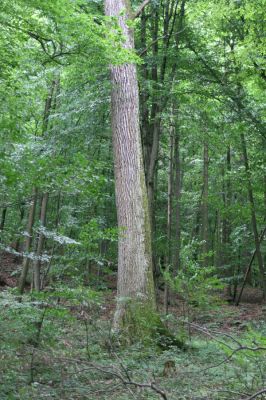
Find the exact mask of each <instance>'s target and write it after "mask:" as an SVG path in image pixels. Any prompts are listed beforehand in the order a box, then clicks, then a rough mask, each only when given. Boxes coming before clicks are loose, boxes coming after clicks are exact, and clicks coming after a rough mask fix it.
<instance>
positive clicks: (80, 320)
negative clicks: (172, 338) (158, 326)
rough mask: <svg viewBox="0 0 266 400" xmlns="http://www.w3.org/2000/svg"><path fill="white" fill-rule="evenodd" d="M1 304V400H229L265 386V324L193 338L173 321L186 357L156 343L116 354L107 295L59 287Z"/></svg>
mask: <svg viewBox="0 0 266 400" xmlns="http://www.w3.org/2000/svg"><path fill="white" fill-rule="evenodd" d="M0 303H1V304H0V306H1V307H0V324H1V330H0V342H1V353H0V360H1V362H0V398H1V400H15V399H19V400H31V399H32V400H35V399H36V400H37V399H58V400H59V399H60V400H63V399H68V400H72V399H73V400H74V399H75V400H77V399H91V400H93V399H102V400H105V399H106V400H107V399H108V400H109V399H116V400H125V399H159V398H163V397H162V394H160V392H162V393H164V394H165V396H166V397H165V398H166V399H168V400H170V399H178V400H189V399H193V400H196V399H197V400H200V399H202V400H203V399H213V400H222V399H225V400H229V399H245V398H248V396H250V395H251V394H252V393H254V392H256V391H257V390H259V389H260V388H261V387H263V386H265V379H266V376H265V371H266V359H265V354H266V351H265V349H266V339H265V333H266V324H265V323H264V322H263V321H262V322H261V323H260V324H259V325H257V326H255V325H254V326H248V327H247V329H246V330H245V331H244V332H243V333H242V334H241V337H240V336H239V334H238V333H235V334H234V333H230V334H228V333H226V332H218V331H216V330H215V328H213V326H214V321H210V322H209V324H210V327H209V326H208V323H207V324H205V325H204V326H201V325H197V324H196V323H193V322H191V323H190V327H189V332H188V327H187V326H186V324H185V322H184V321H182V322H181V321H180V320H179V319H178V318H175V317H174V316H172V318H171V329H172V330H176V331H177V330H181V329H182V330H183V332H182V335H183V337H184V338H186V340H187V346H186V351H183V350H180V349H178V348H176V347H172V348H169V349H167V350H165V351H162V350H161V351H159V350H158V347H156V344H154V346H153V345H149V346H145V345H142V344H140V343H139V344H135V345H132V346H127V347H126V348H121V347H119V345H118V343H117V342H116V341H115V339H114V338H113V336H112V333H111V325H110V322H109V321H108V319H107V318H106V313H105V309H104V296H103V298H101V297H100V296H99V294H98V293H97V292H93V291H91V290H84V289H82V288H80V289H73V290H72V289H67V288H63V287H62V288H59V289H56V290H53V291H50V292H49V291H48V292H47V293H44V294H41V295H37V294H32V295H25V296H24V297H23V299H22V301H20V299H19V298H18V297H17V294H16V293H15V292H12V291H4V292H2V293H1V294H0ZM209 328H210V329H209ZM175 333H176V332H175ZM188 333H189V334H188ZM240 346H242V348H241V349H240V348H239V347H240ZM232 353H233V354H232ZM157 390H159V391H157Z"/></svg>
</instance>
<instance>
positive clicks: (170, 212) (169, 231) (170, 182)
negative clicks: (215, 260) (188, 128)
mask: <svg viewBox="0 0 266 400" xmlns="http://www.w3.org/2000/svg"><path fill="white" fill-rule="evenodd" d="M174 141H175V137H174V126H173V121H171V127H170V143H169V168H168V201H167V254H166V258H165V261H166V271H171V270H172V267H171V264H172V219H173V218H172V215H173V161H174V157H173V155H174ZM168 302H169V285H168V283H167V282H166V283H165V292H164V311H165V314H167V313H168Z"/></svg>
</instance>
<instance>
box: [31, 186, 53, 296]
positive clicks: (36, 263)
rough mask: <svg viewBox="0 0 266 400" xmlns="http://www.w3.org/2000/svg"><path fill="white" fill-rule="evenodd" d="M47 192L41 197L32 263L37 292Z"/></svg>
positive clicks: (39, 286)
mask: <svg viewBox="0 0 266 400" xmlns="http://www.w3.org/2000/svg"><path fill="white" fill-rule="evenodd" d="M48 198H49V194H48V193H45V194H44V195H43V197H42V204H41V217H40V232H39V235H38V239H37V250H36V254H35V257H36V259H35V260H34V263H33V271H34V289H35V290H36V291H37V292H39V291H40V288H41V279H40V268H41V257H42V253H43V247H44V241H45V235H44V233H43V232H42V229H44V228H45V221H46V212H47V204H48Z"/></svg>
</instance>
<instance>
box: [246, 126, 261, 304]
mask: <svg viewBox="0 0 266 400" xmlns="http://www.w3.org/2000/svg"><path fill="white" fill-rule="evenodd" d="M241 144H242V152H243V157H244V164H245V169H246V176H247V189H248V198H249V203H250V211H251V223H252V229H253V235H254V242H255V249H256V256H257V260H258V265H259V271H260V277H261V288H262V290H263V300H265V299H266V277H265V270H264V265H263V258H262V254H261V250H260V239H259V234H258V227H257V218H256V212H255V201H254V196H253V188H252V183H251V171H250V167H249V161H248V153H247V145H246V140H245V136H244V133H241Z"/></svg>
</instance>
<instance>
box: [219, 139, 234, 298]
mask: <svg viewBox="0 0 266 400" xmlns="http://www.w3.org/2000/svg"><path fill="white" fill-rule="evenodd" d="M230 172H231V147H230V145H229V146H228V148H227V152H226V174H225V176H224V182H223V202H224V207H225V210H226V212H228V210H229V209H230V206H231V198H232V189H231V178H230ZM230 233H231V224H230V220H229V218H228V215H225V216H224V217H223V221H222V254H221V257H220V259H221V261H222V264H223V265H222V266H223V269H224V270H223V273H224V276H225V277H226V278H228V285H227V292H228V295H229V296H231V294H232V293H231V292H232V290H231V282H230V277H232V276H233V275H234V271H233V270H232V268H234V267H232V266H231V265H230V264H231V263H230Z"/></svg>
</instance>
